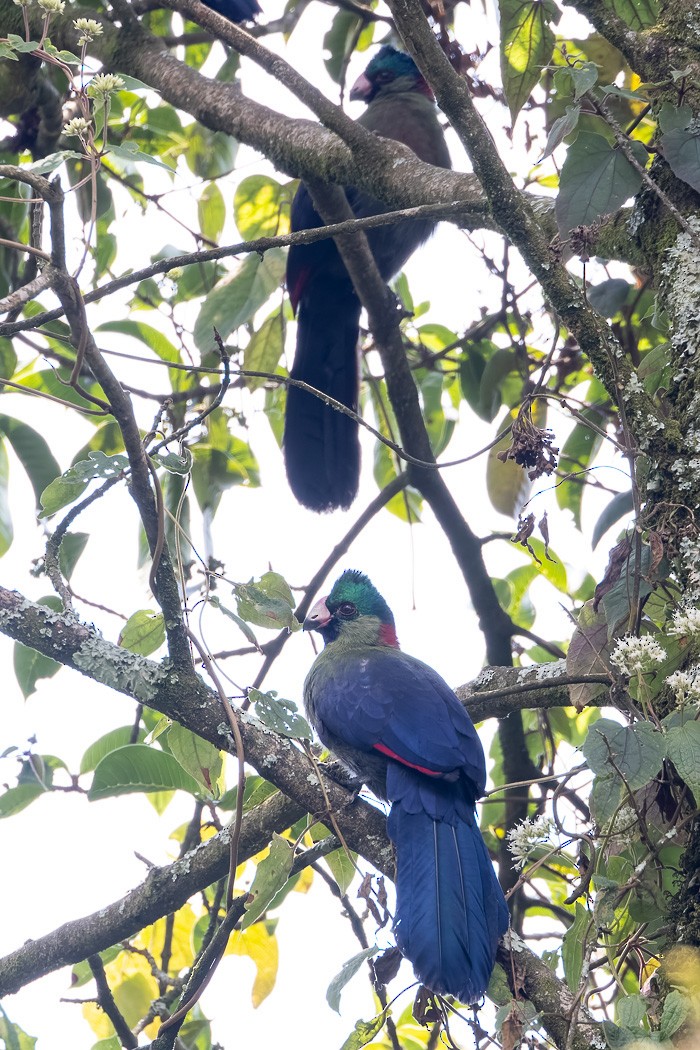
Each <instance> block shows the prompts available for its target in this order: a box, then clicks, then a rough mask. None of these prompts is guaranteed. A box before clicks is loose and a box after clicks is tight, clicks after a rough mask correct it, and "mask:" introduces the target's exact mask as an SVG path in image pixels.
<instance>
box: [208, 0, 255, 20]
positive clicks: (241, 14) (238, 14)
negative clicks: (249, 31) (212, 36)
mask: <svg viewBox="0 0 700 1050" xmlns="http://www.w3.org/2000/svg"><path fill="white" fill-rule="evenodd" d="M202 3H203V4H205V5H206V6H207V7H210V8H211V9H212V11H216V12H217V13H218V14H220V15H223V16H224V18H228V20H229V22H236V23H240V22H252V21H254V19H255V18H257V16H258V15H259V14H260V13H261V12H262V8H261V6H260V4H259V3H258V0H202Z"/></svg>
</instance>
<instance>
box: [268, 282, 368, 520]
mask: <svg viewBox="0 0 700 1050" xmlns="http://www.w3.org/2000/svg"><path fill="white" fill-rule="evenodd" d="M359 335H360V301H359V299H358V298H357V296H356V295H355V293H354V291H353V288H352V285H351V283H350V280H349V278H348V277H347V276H346V277H345V278H342V277H341V278H339V277H338V276H337V275H336V274H335V273H333V272H330V273H329V274H325V273H321V274H314V275H312V277H310V278H309V280H308V282H307V285H306V287H305V289H304V293H303V295H302V298H301V302H300V304H299V324H298V327H297V348H296V356H295V358H294V367H293V368H292V371H291V373H290V374H291V376H292V377H293V378H294V379H301V380H303V382H305V383H309V384H310V386H313V387H315V388H316V389H317V390H321V391H323V393H324V394H330V396H331V397H333V398H335V399H336V401H340V402H342V404H344V405H346V406H347V407H348V408H351V409H353V410H354V411H357V403H358V396H359V362H358V350H357V343H358V340H359ZM284 458H285V465H286V468H287V477H288V479H289V484H290V486H291V488H292V491H293V493H294V495H295V496H296V498H297V499H298V500H299V502H300V503H302V504H303V505H304V506H305V507H309V508H310V509H311V510H315V511H325V510H332V509H333V508H334V507H349V506H350V504H351V503H352V501H353V500H354V498H355V496H356V495H357V486H358V481H359V477H360V443H359V439H358V427H357V423H356V422H355V421H354V420H353V419H350V418H349V416H346V415H343V414H342V413H341V412H338V411H337V410H336V409H334V408H330V407H329V406H328V405H325V404H324V403H323V401H321V400H320V399H319V398H318V397H315V396H314V395H313V394H308V393H306V391H304V390H300V389H299V387H293V386H292V387H289V389H288V391H287V411H286V415H285V425H284Z"/></svg>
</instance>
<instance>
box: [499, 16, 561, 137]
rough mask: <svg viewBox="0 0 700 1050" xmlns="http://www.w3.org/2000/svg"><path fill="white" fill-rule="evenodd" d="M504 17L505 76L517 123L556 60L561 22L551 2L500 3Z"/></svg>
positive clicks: (508, 98)
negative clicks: (554, 26)
mask: <svg viewBox="0 0 700 1050" xmlns="http://www.w3.org/2000/svg"><path fill="white" fill-rule="evenodd" d="M498 6H499V9H500V13H501V75H502V77H503V87H504V90H505V94H506V100H507V102H508V108H509V109H510V116H511V120H512V121H513V122H514V121H515V118H516V117H517V115H518V113H519V112H520V110H521V109H522V108H523V106H524V105H525V103H526V102H527V100H528V99H529V97H530V93H531V91H532V89H533V88H534V87H535V85H536V84H537V83H538V81H539V79H540V77H541V75H542V70H543V69H544V67H545V66H546V65H548V64H549V61H550V59H551V57H552V51H553V50H554V33H553V32H552V30H551V28H550V22H552V21H556V20H557V19H558V13H557V9H556V7H555V5H554V4H552V3H551V2H549V0H499V5H498Z"/></svg>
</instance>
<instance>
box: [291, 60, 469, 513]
mask: <svg viewBox="0 0 700 1050" xmlns="http://www.w3.org/2000/svg"><path fill="white" fill-rule="evenodd" d="M350 98H351V99H352V100H361V101H364V102H366V103H367V109H366V110H365V111H364V113H363V114H362V115H361V116H360V118H359V120H358V123H359V124H361V125H362V126H363V127H365V128H367V129H368V131H373V132H375V134H377V135H383V136H384V137H386V138H390V139H396V140H398V141H399V142H403V143H405V145H407V146H409V147H410V148H411V149H412V150H413V152H414V153H415V154H417V156H418V157H420V159H421V160H424V161H427V162H429V163H430V164H435V165H437V166H438V167H441V168H449V167H450V155H449V152H448V149H447V144H446V143H445V137H444V135H443V132H442V128H441V127H440V123H439V121H438V116H437V110H436V108H435V100H434V97H433V93H432V91H431V90H430V87H429V86H428V84H427V83H426V81H425V80H424V78H423V77H422V75H421V73H420V71H419V70H418V67H417V66H416V64H415V62H414V61H413V59H412V58H411V57H410V56H409V55H406V54H404V53H403V52H401V51H397V50H396V49H395V48H393V47H390V46H389V45H385V46H384V47H382V48H381V50H380V51H379V52H378V53H377V54H376V55H375V56H374V58H373V59H372V61H371V62H370V64H369V65H368V66H367V68H366V69H365V71H364V73H363V74H362V75H361V76H360V77H359V78H358V80H357V81H356V82H355V84H354V86H353V88H352V90H351V91H350ZM345 194H346V196H347V198H348V202H349V204H350V207H351V209H352V211H353V212H354V214H355V215H356V216H358V217H364V216H367V215H378V214H380V213H382V212H385V211H387V210H388V209H387V207H386V205H384V204H382V203H381V202H380V201H378V200H377V199H376V198H375V197H371V196H370V195H369V194H367V193H364V192H361V191H360V190H358V189H355V188H354V187H352V186H349V187H346V188H345ZM318 226H323V221H322V219H321V218H320V216H319V215H318V213H317V212H316V210H315V209H314V206H313V204H312V202H311V197H310V195H309V191H308V190H307V188H306V187H305V186H304V184H303V183H302V185H301V186H300V187H299V189H298V191H297V193H296V196H295V197H294V201H293V202H292V230H308V229H314V228H316V227H318ZM434 227H435V222H434V221H433V220H430V219H425V220H418V221H414V222H407V221H404V222H397V223H396V224H395V225H393V226H381V227H378V228H377V229H373V230H367V238H368V240H369V245H370V248H371V249H372V253H373V254H374V258H375V259H376V262H377V266H378V268H379V272H380V273H381V275H382V277H383V278H384V280H385V281H388V280H389V279H390V278H391V277H393V276H395V274H397V273H398V272H399V270H400V269H401V268H402V267H403V266H404V264H405V263H406V261H407V260H408V258H409V257H410V256H411V255H412V254H413V252H414V251H415V250H416V248H418V247H419V245H421V244H423V242H424V241H425V240H427V238H428V237H429V236H430V234H431V232H432V230H433V229H434ZM287 289H288V291H289V297H290V299H291V302H292V307H293V309H294V311H295V313H296V315H297V321H298V324H297V345H296V354H295V357H294V365H293V367H292V370H291V373H290V376H291V378H293V379H299V380H303V382H305V383H308V384H309V385H310V386H313V387H314V388H315V389H317V390H320V391H322V392H323V393H324V394H329V395H330V396H331V397H333V398H335V400H336V401H340V402H341V403H342V404H343V405H345V406H346V407H347V408H350V409H352V410H353V411H354V412H357V409H358V401H359V385H360V359H359V350H358V342H359V335H360V312H361V306H360V300H359V299H358V297H357V295H356V294H355V290H354V288H353V285H352V281H351V280H350V276H349V274H348V272H347V270H346V269H345V266H344V264H343V262H342V260H341V258H340V255H339V253H338V249H337V248H336V246H335V244H334V242H333V240H332V239H330V238H329V239H328V240H324V241H317V242H316V243H315V244H305V245H301V244H295V245H292V246H291V248H290V249H289V256H288V259H287ZM284 457H285V465H286V469H287V477H288V479H289V484H290V486H291V489H292V492H293V493H294V495H295V496H296V498H297V499H298V500H299V502H300V503H302V504H303V505H304V506H305V507H308V508H309V509H310V510H314V511H329V510H334V509H335V508H337V507H343V508H347V507H349V506H350V504H351V503H352V501H353V500H354V498H355V496H356V495H357V487H358V482H359V477H360V444H359V436H358V426H357V423H356V422H355V421H354V420H352V419H350V418H349V416H346V415H344V414H343V413H341V412H338V411H336V410H335V409H333V408H330V407H329V406H328V405H325V404H324V403H323V402H322V401H321V400H320V399H319V398H318V397H315V396H314V395H313V394H309V393H307V392H305V391H303V390H300V389H299V388H298V387H294V386H290V387H289V388H288V390H287V409H286V415H285V428H284Z"/></svg>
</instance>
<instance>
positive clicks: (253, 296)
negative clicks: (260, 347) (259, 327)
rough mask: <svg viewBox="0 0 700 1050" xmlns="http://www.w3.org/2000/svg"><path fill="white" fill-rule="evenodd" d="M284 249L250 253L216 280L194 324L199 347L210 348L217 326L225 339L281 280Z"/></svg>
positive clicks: (265, 299) (251, 313)
mask: <svg viewBox="0 0 700 1050" xmlns="http://www.w3.org/2000/svg"><path fill="white" fill-rule="evenodd" d="M284 269H285V253H284V252H283V251H282V249H281V248H271V249H270V251H268V252H266V253H265V255H264V256H263V257H262V258H261V257H260V256H259V255H249V256H247V258H246V259H245V260H244V262H243V264H242V265H241V266H240V267H239V269H238V270H237V271H236V272H235V273H232V274H228V276H226V277H224V279H223V280H221V281H219V283H218V284H217V286H216V288H214V290H213V291H211V292H210V293H209V295H208V296H207V298H206V299H205V300H204V302H203V304H202V308H201V310H200V312H199V317H198V318H197V320H196V322H195V326H194V340H195V343H196V344H197V346H198V347H199V349H200V350H202V351H207V350H209V349H211V347H212V345H213V340H214V333H213V329H214V328H216V329H217V331H218V332H219V335H220V336H221V338H222V339H227V338H228V337H229V335H230V334H231V332H233V331H235V329H236V328H239V327H240V326H241V325H242V324H245V323H246V321H250V320H252V318H253V316H254V315H255V313H256V311H257V310H259V309H260V307H261V306H262V305H263V303H265V302H266V301H267V300H268V299H269V298H270V296H271V295H272V293H273V292H274V291H275V289H276V288H279V286H280V285H281V283H282V279H283V277H284Z"/></svg>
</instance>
